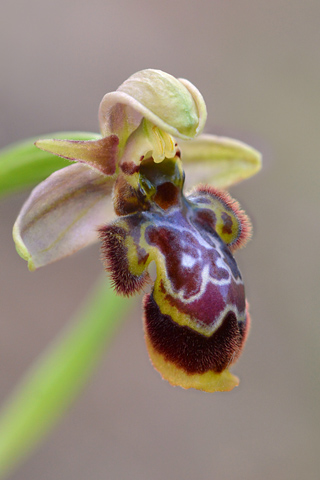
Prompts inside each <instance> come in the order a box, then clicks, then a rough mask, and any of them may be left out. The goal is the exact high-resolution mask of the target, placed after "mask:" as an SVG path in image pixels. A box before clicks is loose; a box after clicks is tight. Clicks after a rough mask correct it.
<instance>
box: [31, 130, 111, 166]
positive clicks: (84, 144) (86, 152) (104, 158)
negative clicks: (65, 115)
mask: <svg viewBox="0 0 320 480" xmlns="http://www.w3.org/2000/svg"><path fill="white" fill-rule="evenodd" d="M118 144H119V138H118V137H117V135H110V136H109V137H105V138H101V139H99V140H87V141H81V140H58V139H41V140H38V141H37V142H36V143H35V145H36V146H37V147H38V148H40V149H41V150H44V151H46V152H50V153H53V154H54V155H59V157H63V158H67V159H68V160H72V161H77V162H82V163H86V164H87V165H89V166H91V167H93V168H95V169H97V170H99V171H100V172H101V173H103V174H104V175H114V173H115V172H116V161H117V150H118Z"/></svg>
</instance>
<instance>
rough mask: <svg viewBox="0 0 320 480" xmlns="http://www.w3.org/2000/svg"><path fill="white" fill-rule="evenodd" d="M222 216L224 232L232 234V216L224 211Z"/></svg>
mask: <svg viewBox="0 0 320 480" xmlns="http://www.w3.org/2000/svg"><path fill="white" fill-rule="evenodd" d="M221 218H222V221H223V227H222V233H227V234H228V235H231V234H232V218H231V217H230V215H228V214H227V213H226V212H222V214H221Z"/></svg>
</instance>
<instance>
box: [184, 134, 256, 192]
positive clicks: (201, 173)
mask: <svg viewBox="0 0 320 480" xmlns="http://www.w3.org/2000/svg"><path fill="white" fill-rule="evenodd" d="M179 146H180V148H181V158H182V161H183V166H184V169H185V172H186V184H187V187H190V186H193V185H196V184H197V183H199V182H205V183H206V184H210V185H213V186H214V187H218V188H227V187H230V186H231V185H234V184H235V183H238V182H241V181H242V180H245V179H246V178H249V177H251V176H252V175H255V174H256V173H257V172H258V171H259V170H260V168H261V155H260V153H259V152H258V151H257V150H255V149H254V148H252V147H250V146H249V145H247V144H245V143H243V142H240V141H238V140H233V139H231V138H226V137H216V136H214V135H200V136H199V137H198V138H196V139H194V140H193V141H192V142H184V141H181V142H179ZM188 183H189V185H188Z"/></svg>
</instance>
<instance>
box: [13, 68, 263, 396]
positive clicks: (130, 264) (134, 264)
mask: <svg viewBox="0 0 320 480" xmlns="http://www.w3.org/2000/svg"><path fill="white" fill-rule="evenodd" d="M206 118H207V112H206V106H205V103H204V100H203V98H202V96H201V94H200V92H199V91H198V90H197V88H196V87H194V86H193V85H192V84H191V83H190V82H189V81H187V80H184V79H176V78H174V77H173V76H171V75H169V74H167V73H164V72H162V71H160V70H151V69H148V70H143V71H140V72H138V73H135V74H134V75H132V76H131V77H129V79H127V80H126V81H125V82H124V83H123V84H122V85H120V87H119V88H118V89H117V90H116V91H115V92H112V93H108V94H106V95H105V96H104V97H103V99H102V102H101V104H100V109H99V120H100V129H101V136H96V137H95V138H92V139H91V140H85V141H79V140H62V139H41V140H38V141H37V142H36V146H37V147H39V148H40V149H42V150H44V151H46V152H50V153H53V154H55V155H58V156H60V157H63V158H65V159H68V160H70V161H72V162H76V163H73V164H71V165H70V166H67V167H65V168H63V169H61V170H59V171H57V172H55V173H53V174H52V175H51V176H49V177H48V178H47V179H46V180H45V181H43V182H42V183H40V184H39V185H38V186H37V187H36V188H35V189H34V190H33V191H32V193H31V195H30V197H29V199H28V200H27V201H26V203H25V204H24V206H23V208H22V210H21V212H20V214H19V216H18V219H17V221H16V223H15V225H14V240H15V243H16V247H17V250H18V253H19V254H20V255H21V256H22V257H23V258H24V259H25V260H27V261H28V266H29V269H30V270H35V269H37V268H39V267H41V266H44V265H47V264H49V263H51V262H54V261H56V260H58V259H61V258H63V257H65V256H67V255H70V254H72V253H74V252H76V251H78V250H79V249H81V248H83V247H85V246H87V245H89V244H91V243H93V242H95V241H97V240H99V239H100V241H101V242H102V257H103V263H104V266H105V269H106V271H107V272H108V273H109V275H110V277H111V279H112V282H113V286H114V288H115V290H116V292H117V293H118V294H121V295H125V296H129V295H132V294H134V293H137V292H139V291H141V290H143V289H144V288H145V286H146V285H147V284H148V283H150V282H151V279H150V276H149V274H148V267H149V265H150V263H151V262H153V261H154V262H155V264H156V280H155V282H154V285H153V287H152V291H151V293H150V294H146V295H145V298H144V312H145V314H144V331H145V338H146V344H147V349H148V352H149V355H150V358H151V361H152V363H153V365H154V367H155V368H156V369H157V370H158V371H159V372H160V374H161V375H162V376H163V378H164V379H166V380H168V381H169V382H170V383H171V384H172V385H180V386H182V387H184V388H190V387H192V388H196V389H200V390H205V391H209V392H212V391H225V390H231V389H232V388H233V387H234V386H236V385H238V383H239V381H238V378H237V377H235V376H234V375H233V374H231V373H230V372H229V366H230V365H232V364H233V363H234V362H235V360H236V359H237V358H238V357H239V355H240V353H241V351H242V348H243V345H244V342H245V339H246V336H247V333H248V330H249V324H250V320H249V313H248V308H247V303H246V298H245V290H244V284H243V280H242V277H241V274H240V272H239V269H238V267H237V264H236V262H235V259H234V257H233V252H234V251H235V250H236V249H238V248H240V247H242V246H243V245H245V243H246V242H247V240H248V239H249V237H250V233H251V226H250V221H249V220H248V217H247V216H246V215H245V213H244V212H243V211H242V210H241V208H240V206H239V204H238V203H237V202H236V201H235V200H233V199H232V198H231V197H230V196H229V194H228V193H227V192H226V191H225V189H226V188H228V187H229V186H231V185H233V184H235V183H237V182H239V181H241V180H244V179H246V178H248V177H250V176H252V175H254V174H255V173H256V172H257V171H258V170H259V169H260V167H261V158H260V155H259V153H258V152H257V151H256V150H255V149H253V148H251V147H249V146H248V145H246V144H244V143H242V142H239V141H236V140H231V139H229V138H223V137H216V136H213V135H206V134H201V132H202V131H203V128H204V126H205V122H206ZM199 182H205V185H203V184H201V183H200V185H199ZM186 186H188V187H193V188H192V189H191V190H188V189H187V190H186V191H185V187H186ZM221 189H224V190H221Z"/></svg>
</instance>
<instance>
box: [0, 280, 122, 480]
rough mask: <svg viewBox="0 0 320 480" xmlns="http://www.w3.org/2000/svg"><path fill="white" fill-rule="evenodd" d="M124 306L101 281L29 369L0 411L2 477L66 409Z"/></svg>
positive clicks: (80, 386) (115, 326)
mask: <svg viewBox="0 0 320 480" xmlns="http://www.w3.org/2000/svg"><path fill="white" fill-rule="evenodd" d="M129 305H130V301H129V300H128V299H125V298H123V297H119V296H116V295H115V293H114V292H113V291H112V290H111V289H110V288H109V286H108V284H107V282H106V280H103V281H102V282H101V283H100V284H99V285H98V286H97V289H96V291H95V292H94V294H93V296H92V298H91V300H90V302H89V303H88V305H86V306H84V308H82V309H81V310H80V312H79V315H78V317H77V318H76V319H75V321H74V322H73V323H72V324H71V325H70V326H69V327H68V328H67V329H66V331H64V332H63V333H62V335H61V337H60V338H58V339H57V340H56V341H54V342H53V344H52V345H51V346H50V347H49V348H48V349H47V351H45V352H44V354H43V355H42V356H41V357H40V358H39V359H38V361H37V362H36V363H35V365H34V366H33V367H32V368H31V370H30V371H29V373H28V374H27V375H26V377H25V378H24V380H23V382H22V383H21V384H20V385H19V386H18V387H17V389H16V391H15V392H14V393H13V395H12V397H11V398H9V400H8V402H7V404H6V406H5V407H4V408H3V410H2V414H1V415H0V477H1V478H3V476H4V475H6V474H7V473H8V472H9V471H11V470H12V468H13V467H14V465H16V464H17V463H18V462H19V461H20V460H21V459H23V458H24V457H25V456H26V455H27V454H28V453H30V452H31V450H32V449H33V448H34V447H35V446H36V444H37V443H39V441H40V440H41V439H42V438H43V436H44V435H45V434H46V433H48V431H49V430H50V428H51V427H52V426H53V425H54V423H55V422H56V421H57V420H58V419H59V417H60V416H61V415H62V414H63V413H64V411H65V410H66V409H67V407H68V406H69V404H70V402H71V401H72V400H73V399H74V397H75V396H76V395H77V393H78V392H79V390H80V389H81V388H82V386H83V385H84V383H85V382H86V380H87V379H88V377H89V376H90V374H91V372H92V370H93V367H94V366H95V365H96V363H97V360H98V359H99V357H100V356H101V354H102V353H103V351H104V350H105V348H106V344H107V342H108V341H109V340H110V337H111V336H112V335H113V333H114V331H115V330H116V328H117V327H118V326H119V324H120V321H119V320H120V319H121V318H124V316H125V313H126V311H127V310H128V307H129ZM106 401H107V399H106Z"/></svg>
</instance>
